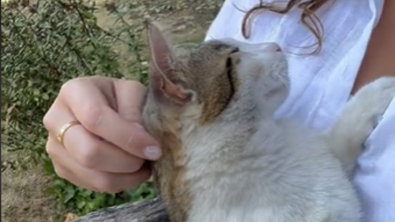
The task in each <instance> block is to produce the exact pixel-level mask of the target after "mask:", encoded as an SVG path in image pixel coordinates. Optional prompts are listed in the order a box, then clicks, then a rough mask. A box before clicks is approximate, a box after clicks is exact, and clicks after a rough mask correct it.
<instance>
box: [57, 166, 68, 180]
mask: <svg viewBox="0 0 395 222" xmlns="http://www.w3.org/2000/svg"><path fill="white" fill-rule="evenodd" d="M54 170H55V173H56V175H58V177H60V178H62V179H67V178H66V172H65V170H64V169H62V167H59V166H58V165H56V164H54Z"/></svg>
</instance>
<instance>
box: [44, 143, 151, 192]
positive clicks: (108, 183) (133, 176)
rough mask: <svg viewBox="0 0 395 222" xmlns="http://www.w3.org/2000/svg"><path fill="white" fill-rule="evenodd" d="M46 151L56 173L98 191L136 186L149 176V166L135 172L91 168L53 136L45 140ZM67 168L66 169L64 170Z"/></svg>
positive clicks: (119, 189)
mask: <svg viewBox="0 0 395 222" xmlns="http://www.w3.org/2000/svg"><path fill="white" fill-rule="evenodd" d="M47 152H48V154H49V156H50V157H51V159H52V160H53V162H54V167H55V170H56V173H57V174H58V175H59V176H60V177H61V178H64V179H66V180H68V181H70V182H71V183H73V184H75V185H78V186H81V187H84V188H87V189H90V190H94V191H99V192H107V193H114V192H119V191H122V190H125V189H128V188H131V187H136V186H138V185H139V184H141V183H143V182H144V181H146V180H147V179H148V178H149V177H150V173H151V172H150V169H149V167H143V168H141V169H140V170H139V171H137V172H135V173H124V174H115V173H107V172H102V171H98V170H93V169H89V168H86V167H84V166H82V165H80V164H79V163H78V162H77V161H75V160H74V159H73V158H71V156H69V153H68V152H67V151H66V150H65V149H64V148H63V147H62V146H61V145H60V144H59V143H57V141H56V140H55V139H54V138H53V137H49V139H48V142H47ZM65 169H67V170H65Z"/></svg>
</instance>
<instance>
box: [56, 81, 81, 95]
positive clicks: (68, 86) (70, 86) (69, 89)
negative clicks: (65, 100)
mask: <svg viewBox="0 0 395 222" xmlns="http://www.w3.org/2000/svg"><path fill="white" fill-rule="evenodd" d="M80 83H81V81H80V79H79V78H76V79H71V80H68V81H67V82H65V83H64V84H63V85H62V87H61V88H60V95H62V94H66V95H67V94H70V93H73V91H74V90H75V88H76V87H79V85H80Z"/></svg>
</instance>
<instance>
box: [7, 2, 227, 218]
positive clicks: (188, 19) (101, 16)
mask: <svg viewBox="0 0 395 222" xmlns="http://www.w3.org/2000/svg"><path fill="white" fill-rule="evenodd" d="M122 1H123V2H124V1H126V0H117V1H115V4H116V5H117V4H122ZM129 1H132V2H134V3H135V4H137V5H139V7H137V8H136V15H135V16H136V18H138V17H141V16H149V17H150V18H153V19H154V20H157V21H160V24H161V25H162V28H164V32H165V33H166V34H170V36H171V37H172V39H173V41H174V42H177V43H184V42H199V41H201V40H202V39H203V37H204V35H205V32H206V30H207V28H208V27H209V25H210V23H211V21H212V19H213V18H214V16H215V14H216V12H217V11H218V9H219V7H220V5H221V4H222V2H223V1H222V0H161V1H152V0H129ZM96 2H97V4H96V5H97V6H98V7H99V8H100V10H99V11H98V12H97V17H98V23H99V25H100V26H102V27H104V28H108V27H111V26H112V25H113V23H114V18H113V17H111V16H108V13H107V12H106V9H105V7H104V6H105V4H106V3H108V2H109V1H105V0H96ZM111 2H113V1H111ZM127 22H130V23H133V22H134V19H133V17H132V18H129V19H128V21H127ZM115 47H116V46H115ZM116 50H119V51H120V54H121V57H120V61H121V62H124V63H130V62H133V61H130V60H129V59H128V58H129V56H128V54H127V52H126V51H125V50H124V49H123V48H122V47H118V48H116ZM16 158H25V157H24V156H23V154H22V155H20V156H17V157H16V156H14V155H13V154H11V153H7V152H4V150H3V147H2V158H1V159H2V163H3V165H4V164H6V163H7V162H8V161H12V160H14V159H16ZM1 177H2V180H1V195H2V198H1V208H2V212H1V220H2V221H4V222H52V221H56V220H55V218H56V216H58V215H59V214H62V215H63V216H62V218H63V219H62V221H71V220H72V219H75V218H74V217H73V215H67V213H65V212H57V211H56V209H55V208H54V206H55V205H56V202H55V201H56V200H53V199H51V198H49V197H48V196H47V195H46V192H45V190H46V187H47V185H48V183H50V182H51V181H48V179H47V178H46V177H45V176H44V175H43V172H42V171H41V167H40V166H37V165H34V164H32V165H31V166H29V167H28V168H27V169H24V170H17V169H12V167H9V168H7V169H6V170H4V171H3V166H2V173H1Z"/></svg>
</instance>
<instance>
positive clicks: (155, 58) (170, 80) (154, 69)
mask: <svg viewBox="0 0 395 222" xmlns="http://www.w3.org/2000/svg"><path fill="white" fill-rule="evenodd" d="M148 39H149V47H150V53H151V58H150V59H151V61H150V68H149V75H150V85H151V87H152V88H153V90H154V91H155V92H157V93H162V94H165V96H166V97H169V98H170V99H172V100H173V101H175V102H177V103H181V104H183V103H186V102H188V101H190V99H191V96H192V95H191V93H190V92H187V91H186V90H184V89H183V88H182V86H181V85H180V84H179V83H180V82H182V81H181V80H180V78H179V77H177V76H176V75H175V73H174V70H173V68H172V60H171V59H173V55H172V52H171V50H170V47H169V45H168V43H167V41H166V39H165V38H164V36H163V35H162V33H161V31H160V30H159V29H158V27H157V26H156V25H154V24H149V27H148Z"/></svg>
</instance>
